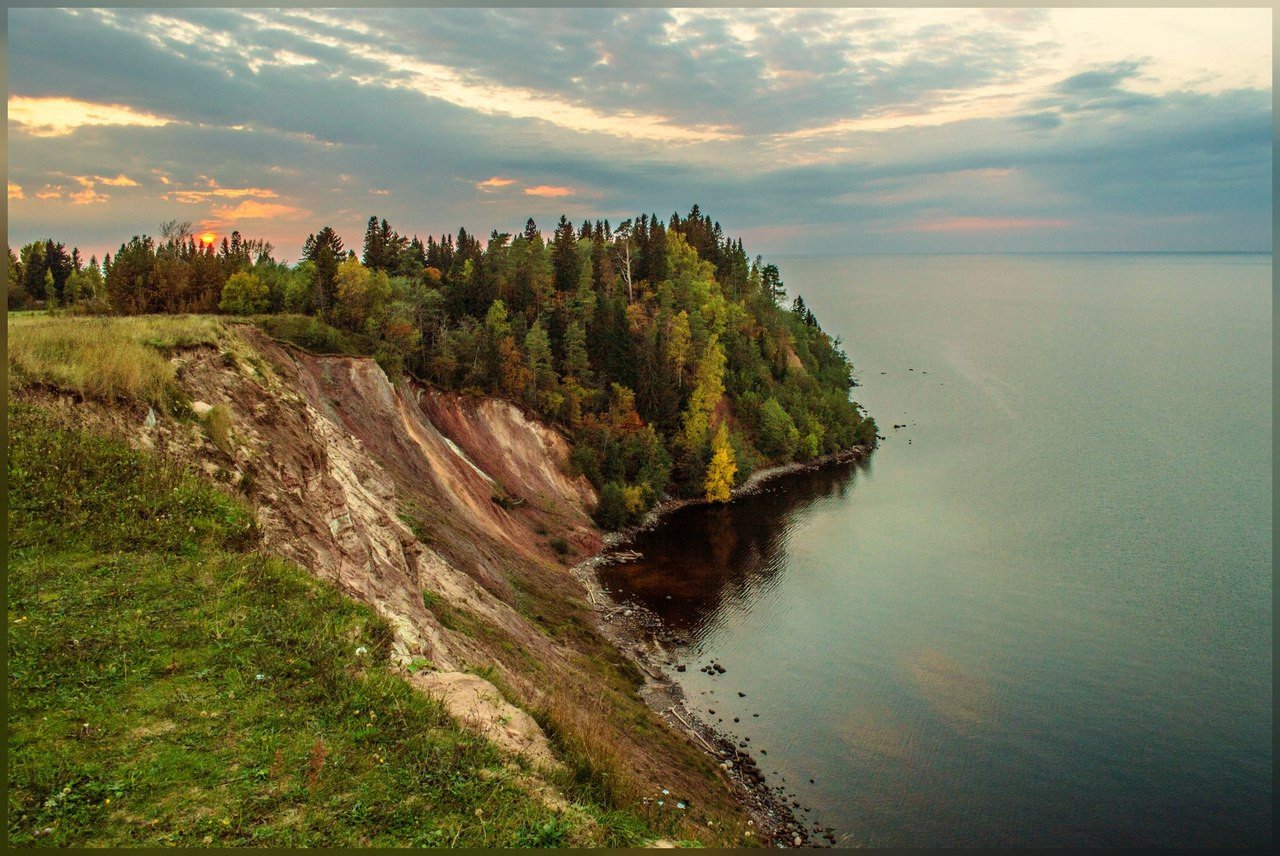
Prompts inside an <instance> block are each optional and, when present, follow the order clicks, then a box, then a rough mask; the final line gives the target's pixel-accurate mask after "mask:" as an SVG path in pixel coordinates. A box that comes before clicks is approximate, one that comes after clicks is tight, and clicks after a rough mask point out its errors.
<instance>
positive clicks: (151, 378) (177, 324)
mask: <svg viewBox="0 0 1280 856" xmlns="http://www.w3.org/2000/svg"><path fill="white" fill-rule="evenodd" d="M222 329H223V327H222V323H221V322H220V321H219V320H218V319H217V318H214V317H212V316H207V315H146V316H133V317H124V318H85V317H78V316H70V315H56V316H55V315H27V314H21V315H19V314H16V313H11V314H10V316H9V319H8V332H9V370H10V372H11V373H12V376H13V378H14V380H15V381H16V382H18V383H44V384H49V385H51V386H56V387H59V388H62V389H69V390H74V391H75V392H78V393H80V394H81V395H84V396H91V397H94V398H101V399H105V400H108V401H110V400H114V399H136V400H139V401H143V402H146V403H147V404H151V405H154V406H156V407H159V408H161V409H165V410H167V409H168V408H169V407H170V406H171V405H172V404H173V403H174V402H175V400H176V399H177V395H178V393H177V387H176V385H175V383H174V368H173V365H172V364H171V363H170V362H169V359H168V356H169V352H171V351H172V350H174V349H177V348H185V347H192V346H195V345H212V344H214V343H216V342H217V340H218V336H219V335H220V333H221V332H222Z"/></svg>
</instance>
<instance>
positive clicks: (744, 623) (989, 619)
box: [601, 254, 1272, 847]
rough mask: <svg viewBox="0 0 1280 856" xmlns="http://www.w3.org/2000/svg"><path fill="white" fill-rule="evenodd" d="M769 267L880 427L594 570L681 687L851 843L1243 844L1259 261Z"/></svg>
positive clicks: (1254, 557)
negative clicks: (849, 458)
mask: <svg viewBox="0 0 1280 856" xmlns="http://www.w3.org/2000/svg"><path fill="white" fill-rule="evenodd" d="M776 261H777V262H778V264H779V267H780V269H781V271H782V276H783V280H784V282H785V283H786V286H787V290H788V293H789V295H792V296H794V295H795V294H797V293H799V294H802V295H803V296H804V299H805V301H806V302H807V303H808V305H809V306H810V307H811V308H812V309H813V311H814V313H815V314H816V315H817V317H818V319H819V321H820V322H821V323H822V325H823V327H824V329H826V330H827V331H828V332H831V333H832V334H833V335H837V334H838V335H840V336H841V337H842V339H843V340H844V342H845V343H846V351H847V352H848V353H849V356H850V358H851V359H852V361H853V364H854V367H855V374H856V377H857V378H858V381H859V386H858V388H856V389H855V390H854V391H853V397H854V398H855V399H856V400H857V401H859V402H860V403H861V404H863V405H864V406H865V407H866V408H867V409H868V411H869V412H870V413H871V415H872V416H874V417H875V418H876V421H877V423H878V425H879V426H880V433H881V434H883V435H885V436H886V437H887V439H886V440H885V441H883V442H882V443H881V444H880V448H879V449H877V450H876V452H875V453H874V455H873V456H872V457H871V458H870V460H869V461H867V462H864V463H861V464H855V465H838V466H833V467H829V468H827V469H824V470H821V471H819V472H817V473H810V474H801V475H797V476H791V477H786V478H783V479H779V480H776V481H774V482H770V483H769V486H768V489H767V490H765V491H764V492H762V493H760V494H758V495H755V496H751V497H745V498H742V499H740V500H737V501H735V502H733V503H731V504H729V505H728V506H723V507H717V508H689V509H685V510H682V511H680V512H677V513H675V514H673V515H672V516H671V517H669V518H667V519H666V520H664V522H663V523H662V524H661V525H659V527H657V528H656V529H655V530H653V531H651V532H648V533H645V534H643V535H642V536H641V537H640V538H639V539H638V540H637V541H636V542H635V543H634V544H632V545H629V547H630V548H633V549H636V550H637V551H638V552H639V553H640V554H641V555H642V558H640V559H638V560H635V561H632V562H628V563H625V564H618V565H613V566H609V567H606V568H604V569H602V571H601V580H602V582H603V583H604V584H605V585H606V586H607V587H608V588H609V589H610V590H611V591H612V592H613V593H614V596H615V597H618V598H620V599H622V600H628V601H631V602H634V603H637V604H641V605H643V606H644V607H646V608H648V609H650V610H651V611H653V612H654V613H656V614H657V615H658V616H659V617H660V618H662V619H663V621H664V623H665V625H666V626H667V627H668V629H669V630H670V631H671V632H672V633H673V634H676V635H678V636H681V637H683V639H684V640H685V642H684V643H683V644H681V645H678V646H677V647H676V651H675V656H676V659H677V661H679V662H682V663H688V664H689V666H688V670H687V671H686V672H684V673H676V672H674V670H673V671H672V673H671V674H672V677H673V678H675V679H677V680H679V681H680V682H681V683H682V685H683V686H684V688H685V691H686V694H687V697H688V701H689V705H690V707H691V708H692V709H694V710H696V711H697V712H699V713H700V715H701V716H702V718H703V719H704V720H706V721H708V722H710V723H712V724H716V725H719V726H720V727H721V728H722V729H724V730H725V731H726V732H727V733H729V734H732V735H735V736H737V737H738V739H746V738H750V741H749V746H750V748H751V750H752V751H753V752H754V754H755V756H756V759H757V761H758V762H759V763H760V767H761V768H762V769H763V770H764V771H765V773H766V774H767V778H768V782H769V784H771V785H774V786H780V787H784V788H785V789H786V791H787V792H788V793H794V794H795V796H794V800H795V801H796V802H798V803H799V804H800V806H801V808H800V809H797V814H798V816H799V817H800V819H801V820H802V821H804V822H805V823H806V825H807V826H810V827H813V826H817V827H821V828H826V827H831V828H833V829H834V830H835V834H836V835H837V837H838V838H839V839H840V841H841V843H842V844H844V845H846V846H889V847H897V846H904V847H945V846H1052V845H1058V846H1101V845H1214V844H1241V845H1265V844H1268V843H1269V842H1270V841H1271V837H1272V811H1271V797H1272V786H1271V781H1272V760H1271V751H1272V737H1271V706H1272V689H1271V676H1272V653H1271V651H1272V645H1271V641H1272V635H1271V632H1272V627H1271V621H1272V615H1271V602H1272V601H1271V598H1272V583H1271V580H1272V568H1271V562H1272V554H1271V540H1272V537H1271V536H1272V499H1271V489H1272V481H1271V473H1272V449H1271V440H1272V405H1271V396H1272V371H1271V366H1272V338H1271V337H1272V323H1271V319H1272V292H1271V256H1270V255H1127V254H1121V255H1111V254H1103V255H1072V254H1063V255H1009V256H855V257H806V258H799V257H795V258H781V259H777V260H776ZM894 424H905V426H906V427H904V428H900V429H894V428H893V427H892V426H893V425H894ZM712 659H714V660H715V661H717V662H719V663H721V664H722V665H723V666H724V667H725V669H726V673H725V674H724V675H719V676H708V675H707V674H704V673H702V672H699V671H698V668H699V667H701V666H702V665H704V664H706V663H708V662H710V661H711V660H712ZM740 692H741V693H745V697H739V695H738V693H740ZM712 710H714V711H715V713H714V714H712V713H710V712H709V711H712ZM734 717H737V718H738V720H739V721H738V722H736V723H735V722H734ZM760 750H764V751H763V752H761V751H760ZM810 780H813V781H812V783H811V782H810Z"/></svg>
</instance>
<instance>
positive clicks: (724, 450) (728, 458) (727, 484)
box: [706, 422, 738, 502]
mask: <svg viewBox="0 0 1280 856" xmlns="http://www.w3.org/2000/svg"><path fill="white" fill-rule="evenodd" d="M737 472H738V464H737V462H736V461H735V460H734V457H733V447H732V446H730V445H729V427H728V426H727V425H726V424H725V423H723V422H721V423H720V430H718V431H716V436H715V439H714V440H712V441H711V463H710V464H708V465H707V481H706V490H707V502H728V501H729V497H730V495H731V492H732V490H733V477H734V475H735V474H736V473H737Z"/></svg>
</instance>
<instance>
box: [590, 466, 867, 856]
mask: <svg viewBox="0 0 1280 856" xmlns="http://www.w3.org/2000/svg"><path fill="white" fill-rule="evenodd" d="M874 449H875V447H874V446H865V445H860V446H853V447H852V448H849V449H843V450H841V451H839V452H833V453H832V454H829V455H823V456H822V457H820V458H815V459H813V460H812V461H803V462H795V463H790V464H780V465H778V466H774V467H766V468H765V469H762V470H757V471H756V472H754V473H752V474H751V476H750V477H748V478H747V480H746V481H745V482H743V483H742V484H741V485H740V486H738V487H737V488H735V489H734V490H733V492H732V494H731V496H730V502H732V501H733V500H736V499H739V498H741V497H744V496H750V495H751V494H754V493H756V492H758V491H759V490H760V489H761V488H762V487H763V486H764V485H765V484H766V483H767V482H769V481H771V480H773V479H775V478H778V477H779V476H784V475H791V474H794V473H802V472H809V471H812V470H817V469H821V468H822V467H826V466H830V465H832V464H837V463H848V462H850V461H858V460H862V459H864V458H866V457H867V456H868V455H870V454H871V452H872V451H874ZM711 504H712V503H710V502H708V501H707V500H705V499H699V498H690V499H669V500H667V501H666V502H661V503H659V504H657V505H656V506H654V507H653V508H652V509H650V510H649V513H648V514H646V515H645V517H644V519H643V520H641V521H640V522H639V523H637V524H635V525H634V526H629V527H627V528H626V529H620V530H617V531H616V532H609V533H607V534H606V535H605V537H604V540H603V543H602V544H601V547H600V550H599V551H598V552H596V553H595V554H594V555H592V556H588V557H587V558H585V559H583V560H581V561H579V562H577V563H576V564H574V565H573V566H572V567H571V568H570V570H571V571H572V572H573V574H574V576H575V577H577V579H578V580H579V581H580V582H581V583H582V585H583V587H584V588H585V589H586V591H587V599H588V602H589V603H590V604H591V608H592V610H593V612H594V614H595V615H596V618H597V628H598V629H599V630H600V632H601V633H602V634H603V635H604V636H605V638H606V639H608V640H609V641H610V642H611V643H613V644H614V645H615V646H616V647H617V648H618V650H619V651H621V652H623V653H624V654H626V655H627V656H629V657H631V659H632V660H633V661H635V663H636V665H637V666H638V667H639V669H640V672H641V674H643V675H644V679H645V684H644V686H643V687H642V688H641V689H640V695H641V697H642V698H643V699H644V701H645V703H646V704H647V705H648V706H649V707H650V708H651V709H652V710H653V711H654V712H655V713H657V714H658V716H660V717H661V718H662V719H663V720H664V721H665V722H666V723H667V724H668V725H670V726H671V727H672V728H674V729H675V730H676V731H678V732H680V733H682V734H683V735H684V736H685V737H686V738H687V739H688V740H689V741H690V742H692V743H693V744H694V745H696V746H699V747H700V748H701V749H702V750H703V751H705V752H707V754H708V755H710V756H711V757H712V758H714V759H715V760H716V761H717V762H718V763H719V765H720V769H721V771H722V773H723V774H724V775H725V778H726V779H727V781H729V782H730V783H731V784H732V786H733V787H734V790H735V791H736V794H735V796H736V797H737V798H738V800H739V802H740V804H741V805H742V806H743V807H744V808H745V809H746V812H747V815H748V817H749V818H750V821H751V822H752V825H753V827H754V828H755V830H756V836H758V840H759V842H760V843H761V844H762V845H767V846H778V847H795V846H803V845H806V844H809V845H813V844H820V843H824V842H822V838H823V835H822V834H821V833H818V832H811V831H809V830H807V829H806V827H805V826H804V824H803V823H801V821H800V820H799V819H798V818H797V817H796V816H795V813H794V812H793V810H792V808H791V805H790V803H789V802H788V801H787V799H786V798H785V794H784V792H783V789H782V788H781V786H776V788H777V791H776V792H775V788H771V787H770V785H769V784H768V783H767V782H766V781H765V776H764V772H763V771H762V770H761V769H760V767H759V766H758V765H757V763H756V760H755V758H754V757H753V756H752V755H751V754H750V753H749V752H746V751H743V750H742V749H741V748H739V747H738V746H737V744H736V743H735V742H734V740H733V739H732V738H731V737H729V736H727V735H726V734H724V733H722V732H721V731H720V730H719V729H717V728H716V727H715V726H712V725H710V724H708V723H706V722H705V721H703V720H702V719H700V718H699V717H698V716H697V714H696V713H694V712H693V711H692V710H690V709H689V708H688V707H687V706H686V704H685V693H684V687H683V686H681V684H680V683H679V682H678V681H676V680H675V679H674V678H672V677H670V676H669V675H668V674H667V672H666V671H665V670H666V669H667V668H669V667H672V666H674V665H675V661H674V660H673V659H672V658H671V655H670V653H669V652H668V651H667V650H666V649H665V648H663V646H662V642H661V639H660V637H661V636H662V635H663V634H664V632H665V628H664V627H663V626H662V623H661V621H660V620H659V619H658V618H657V617H656V616H654V615H652V614H651V613H649V612H648V611H647V610H644V609H643V608H637V607H635V606H628V605H626V604H622V603H619V602H618V601H616V600H614V598H613V597H612V596H611V595H610V594H609V593H608V592H607V591H605V590H604V588H603V587H602V586H601V585H600V580H599V578H598V576H597V574H596V571H597V570H598V569H599V568H601V567H604V566H605V565H609V564H613V563H615V562H617V561H620V560H625V559H629V558H631V557H632V555H633V554H630V553H627V552H622V551H618V548H619V547H622V546H625V545H626V544H627V543H629V542H630V541H631V540H632V539H633V538H634V537H635V536H636V535H637V534H639V533H640V532H645V531H648V530H650V529H653V528H654V527H655V526H657V525H658V524H659V523H661V522H662V520H663V518H665V517H667V516H668V515H670V514H672V513H673V512H675V511H678V510H680V509H682V508H688V507H689V506H693V505H711ZM827 840H828V841H830V840H831V839H830V838H828V839H827Z"/></svg>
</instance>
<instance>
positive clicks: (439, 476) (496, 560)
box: [29, 325, 746, 837]
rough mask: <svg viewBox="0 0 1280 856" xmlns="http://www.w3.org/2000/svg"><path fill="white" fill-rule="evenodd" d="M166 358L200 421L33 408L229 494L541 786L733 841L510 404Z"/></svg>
mask: <svg viewBox="0 0 1280 856" xmlns="http://www.w3.org/2000/svg"><path fill="white" fill-rule="evenodd" d="M172 360H173V363H174V365H175V368H176V374H177V382H178V384H179V386H180V387H181V390H182V392H183V393H184V394H185V395H186V396H188V397H189V398H190V400H191V402H192V409H193V410H194V411H195V412H196V413H198V414H201V416H200V418H197V419H193V418H191V417H190V416H184V417H175V416H171V415H164V414H155V413H151V412H148V408H147V407H146V406H145V405H138V404H136V403H134V404H131V405H125V404H120V403H117V404H114V405H108V404H104V403H102V402H95V401H92V400H78V399H76V398H75V397H73V396H70V395H66V394H59V393H51V392H49V391H43V392H40V391H31V392H30V393H29V394H30V395H33V396H42V397H43V399H42V403H44V404H45V405H47V406H53V407H65V408H71V409H74V410H75V412H76V413H77V414H78V415H79V417H80V418H81V419H82V420H85V421H89V422H94V423H96V425H97V427H98V428H100V429H103V430H107V431H108V432H110V433H115V434H118V435H122V436H125V437H127V438H128V439H129V440H130V441H131V442H134V443H136V444H138V445H142V446H147V447H151V448H155V449H157V450H160V451H163V452H167V453H169V454H173V455H175V456H177V457H179V458H182V459H185V460H188V461H190V462H192V463H193V464H195V465H197V466H198V467H200V468H202V469H203V470H204V471H205V472H206V473H207V474H208V475H209V476H210V477H211V478H214V479H216V480H220V481H224V482H227V483H229V484H230V485H231V486H232V489H233V490H235V491H236V492H238V493H240V494H241V495H242V496H243V497H244V498H245V499H246V500H247V501H248V502H249V503H250V504H251V505H252V506H253V507H254V509H255V514H256V517H257V519H258V522H259V525H260V527H261V530H262V546H263V549H264V550H266V551H268V552H272V553H276V554H278V555H281V556H284V557H286V558H288V559H291V560H293V561H295V562H296V563H297V564H299V565H300V566H302V567H304V568H306V569H307V570H309V571H310V572H311V573H312V574H314V575H316V576H317V577H320V578H323V579H325V580H329V581H332V582H333V583H334V584H335V585H337V586H338V587H339V588H340V589H341V590H342V591H343V592H345V593H346V594H348V595H349V596H351V597H352V598H354V599H356V600H359V601H362V602H364V603H367V604H369V605H371V606H372V607H373V608H374V609H375V610H376V611H377V612H378V613H379V614H380V615H382V616H383V617H384V618H385V619H386V620H387V622H388V623H389V625H390V626H391V628H392V630H393V633H394V636H395V639H394V642H393V651H394V655H395V657H396V658H397V659H398V660H399V661H400V662H401V663H403V664H405V665H406V666H409V667H411V668H409V669H407V670H406V678H407V679H408V680H410V682H411V683H412V684H413V685H415V686H417V687H418V688H419V689H421V690H423V691H425V692H428V693H430V694H432V695H434V696H437V697H439V698H441V700H442V701H443V702H444V704H445V707H446V709H447V710H449V711H450V712H451V713H452V714H453V715H454V716H455V718H457V719H458V720H459V721H460V722H463V723H464V724H467V725H470V726H471V727H473V728H474V729H475V730H476V731H477V732H479V733H481V734H484V735H485V736H486V737H488V738H489V739H491V740H493V741H494V742H495V743H497V744H498V745H499V746H500V747H502V748H504V749H506V750H508V751H510V752H512V753H516V754H520V755H523V756H524V757H525V758H527V759H528V760H529V761H530V762H531V763H532V764H533V766H534V767H535V768H541V769H542V770H544V771H547V772H551V771H556V770H562V769H563V765H564V764H565V763H567V762H570V761H572V759H574V758H577V759H578V760H579V762H581V761H582V759H584V758H585V759H588V760H589V763H590V768H591V769H592V771H593V772H592V773H591V775H597V774H598V771H603V770H612V771H613V772H611V773H606V775H607V776H608V777H609V778H608V779H602V780H601V781H602V787H606V788H608V789H610V790H611V791H612V793H613V794H614V796H615V798H616V799H618V800H620V801H621V802H623V803H625V804H639V803H640V801H641V800H642V798H643V797H645V796H650V795H653V794H656V793H658V792H659V791H660V790H661V789H663V788H667V789H670V791H671V792H673V793H681V794H685V795H687V796H688V798H689V799H691V800H693V801H696V802H697V804H699V805H700V806H701V813H702V817H701V820H700V821H699V826H698V829H699V830H701V831H698V832H696V837H702V836H703V835H704V834H705V833H706V831H707V830H708V829H710V828H711V827H710V826H708V825H705V824H708V823H709V822H712V821H713V822H714V828H715V829H716V834H717V835H718V834H719V833H720V831H721V830H722V829H723V830H724V831H725V834H728V828H729V827H731V826H732V827H735V828H737V827H741V829H743V830H745V828H746V827H745V826H741V824H742V823H743V816H742V814H741V809H740V806H739V805H738V803H737V801H736V798H735V797H734V792H733V790H732V788H731V786H730V785H729V783H728V781H727V780H726V779H724V778H723V777H722V776H720V775H719V773H718V772H717V768H716V767H715V765H714V764H713V763H712V762H711V761H710V760H709V759H708V758H707V757H706V756H704V755H703V754H702V753H701V752H700V751H698V750H697V749H695V748H694V747H693V746H692V745H691V744H690V743H689V742H688V740H686V739H685V738H684V737H682V736H681V735H680V734H678V733H676V732H675V731H674V730H673V729H672V728H670V727H668V725H667V724H666V723H665V722H664V721H663V720H662V719H661V718H660V717H658V716H657V715H655V714H654V713H653V712H652V711H650V710H649V709H648V708H646V707H645V706H644V704H643V702H642V700H641V699H640V697H639V694H638V690H639V689H640V687H641V686H642V685H643V678H642V675H641V673H640V671H638V669H637V667H636V666H635V664H633V663H632V662H631V661H630V660H629V659H627V657H626V656H625V655H623V654H622V653H621V652H620V651H619V650H618V649H617V648H616V647H614V646H613V645H612V644H610V643H609V642H608V641H607V639H606V638H605V636H604V635H603V634H602V633H601V632H600V630H599V625H598V618H597V616H596V614H595V613H594V612H593V611H592V609H591V606H590V605H589V603H588V598H589V595H588V593H587V591H586V589H585V588H584V585H583V582H582V581H580V580H579V579H578V578H577V577H576V576H575V575H574V574H573V573H571V571H570V568H571V566H573V565H574V564H575V563H576V562H577V561H578V560H580V559H582V558H584V557H586V556H588V555H591V554H594V553H595V552H597V551H598V550H599V548H600V546H601V540H602V539H601V534H600V532H599V531H598V530H597V529H596V528H595V527H594V525H593V524H592V522H591V519H590V516H589V510H590V509H592V508H593V507H594V505H595V503H596V496H595V492H594V490H593V489H592V487H591V485H590V484H589V483H588V482H587V481H586V480H585V479H583V478H581V477H573V476H570V475H569V474H568V467H567V462H568V458H569V452H570V449H569V445H568V443H567V441H566V440H565V438H564V437H563V436H562V435H560V434H559V433H558V432H556V431H555V430H553V429H552V428H550V427H548V426H546V425H543V424H541V423H539V422H537V421H536V420H534V419H532V418H530V417H529V416H527V415H526V414H525V413H524V412H522V411H521V409H520V408H519V407H517V406H515V405H513V404H511V403H508V402H505V401H501V400H495V399H489V398H480V397H465V396H459V395H455V394H451V393H445V392H441V391H439V390H435V389H431V388H428V387H425V386H422V385H420V384H417V383H416V382H413V381H412V380H408V379H406V380H403V381H402V382H401V383H399V384H397V385H393V384H391V383H390V382H389V381H388V379H387V377H386V376H385V374H384V373H383V372H382V370H381V369H380V368H379V367H378V366H377V364H376V363H375V362H374V361H373V360H371V359H365V358H353V357H336V356H321V355H316V354H311V353H307V352H305V351H302V350H300V349H297V348H294V347H292V346H290V345H285V344H281V343H279V342H276V341H274V340H272V339H270V338H268V337H267V336H265V335H264V334H263V333H262V332H261V331H259V330H257V329H256V328H254V327H251V326H248V325H232V326H230V327H229V329H228V331H227V333H226V334H225V336H224V337H223V338H222V339H221V340H220V342H219V344H218V346H217V347H208V346H202V347H193V348H187V349H183V350H180V351H178V352H177V353H176V354H175V355H174V356H173V357H172ZM212 408H217V412H216V413H212V412H210V411H211V409H212ZM214 416H217V417H219V420H220V421H222V420H224V421H222V424H224V425H225V430H221V429H219V430H214V428H213V424H214V419H213V418H212V417H214ZM557 548H558V549H557ZM512 705H514V707H512ZM529 713H532V714H535V716H529V715H527V714H529ZM539 722H541V723H543V724H544V725H547V726H549V729H548V730H547V731H546V732H544V731H543V728H542V727H540V726H539ZM575 775H580V773H578V774H575ZM540 787H541V786H540ZM542 789H543V790H547V789H546V788H542ZM551 790H554V789H551ZM548 792H550V791H548ZM692 822H693V819H692V817H689V818H685V819H684V820H682V821H680V823H681V824H684V823H692ZM688 831H689V832H690V834H694V829H693V828H690V830H688Z"/></svg>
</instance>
